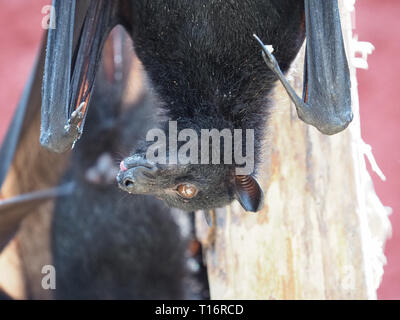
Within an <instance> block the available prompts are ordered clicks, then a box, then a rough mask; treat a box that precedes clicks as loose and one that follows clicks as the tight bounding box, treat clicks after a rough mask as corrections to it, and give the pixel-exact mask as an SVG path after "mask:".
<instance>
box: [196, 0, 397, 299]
mask: <svg viewBox="0 0 400 320" xmlns="http://www.w3.org/2000/svg"><path fill="white" fill-rule="evenodd" d="M352 3H353V1H351V0H349V1H348V0H342V1H339V4H340V8H341V13H342V27H343V31H344V37H345V42H346V46H347V54H348V57H349V62H350V68H351V75H352V98H353V111H354V114H355V117H354V120H353V123H352V124H351V125H350V127H349V128H348V129H347V130H345V131H344V132H342V133H340V134H337V135H335V136H325V135H322V134H321V133H319V132H318V131H317V130H316V129H314V128H313V127H311V126H308V125H306V124H304V123H303V122H302V121H300V120H299V119H298V116H297V114H296V110H295V107H294V105H293V104H292V103H291V101H290V100H289V98H288V96H287V94H286V92H285V91H284V89H283V87H282V86H281V85H280V84H278V85H277V87H276V90H275V92H274V102H275V106H274V112H273V115H272V117H271V119H270V120H269V122H268V132H266V138H267V139H266V140H267V141H266V145H265V161H264V163H263V167H262V170H260V173H261V174H260V175H259V180H260V181H261V182H262V186H263V189H264V192H265V194H266V197H265V207H264V209H263V210H262V211H261V212H260V213H256V214H254V213H245V212H243V210H242V209H241V207H240V206H239V205H238V203H233V204H232V205H231V206H230V207H227V208H225V209H219V210H216V226H217V227H216V230H215V240H214V243H212V244H208V247H207V249H206V255H205V257H206V262H207V267H208V277H209V282H210V291H211V297H212V298H213V299H374V298H376V289H377V287H378V285H379V283H380V279H381V276H382V273H383V269H382V268H383V264H384V262H385V258H384V256H383V252H382V251H383V249H382V247H383V244H384V241H385V238H386V236H387V235H388V233H389V232H390V224H389V221H388V219H387V212H386V210H385V208H384V207H383V206H382V204H381V203H380V201H379V199H378V198H377V196H376V195H375V192H374V190H373V186H372V182H371V179H370V177H369V174H368V172H367V170H366V167H365V161H364V153H365V150H366V149H365V146H366V145H365V144H364V142H363V141H362V140H361V134H360V118H359V110H358V95H357V82H356V76H355V67H354V65H355V64H354V63H353V60H352V59H353V57H354V51H357V50H358V47H361V46H358V47H357V43H355V42H353V41H352V26H351V14H350V11H349V9H350V10H351V6H352ZM303 57H304V50H303V51H302V52H301V53H300V54H299V57H298V58H297V59H296V61H295V63H294V65H293V67H292V70H291V73H290V75H289V78H291V79H292V81H291V82H292V85H293V86H294V87H295V88H297V90H298V92H301V90H302V84H303V80H302V71H303V60H304V58H303ZM260 59H261V56H260ZM300 96H301V95H300ZM196 227H197V234H198V237H199V239H200V240H201V241H203V243H204V242H205V241H206V238H207V233H208V232H209V228H208V226H207V224H206V223H205V220H204V217H203V215H202V214H201V212H199V213H196Z"/></svg>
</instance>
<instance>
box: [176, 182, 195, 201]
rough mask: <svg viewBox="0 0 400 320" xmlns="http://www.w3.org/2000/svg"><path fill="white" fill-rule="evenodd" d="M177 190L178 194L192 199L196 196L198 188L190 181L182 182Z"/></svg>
mask: <svg viewBox="0 0 400 320" xmlns="http://www.w3.org/2000/svg"><path fill="white" fill-rule="evenodd" d="M176 191H177V192H178V194H179V195H180V196H181V197H182V198H185V199H192V198H194V197H195V196H196V194H197V188H196V187H195V186H194V185H192V184H188V183H182V184H180V185H179V186H178V187H177V188H176Z"/></svg>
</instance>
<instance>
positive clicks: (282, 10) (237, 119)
mask: <svg viewBox="0 0 400 320" xmlns="http://www.w3.org/2000/svg"><path fill="white" fill-rule="evenodd" d="M53 4H54V6H55V9H56V12H57V16H58V18H57V21H56V29H54V30H50V31H49V41H48V44H49V49H48V51H47V55H46V68H45V77H44V85H43V97H44V99H43V106H42V130H41V143H42V145H43V146H45V147H47V148H49V149H51V150H53V151H57V152H63V151H65V150H68V149H69V148H71V147H72V146H73V145H74V143H75V141H76V140H77V139H78V138H79V136H80V135H81V133H82V130H83V125H84V122H85V117H86V112H87V106H88V101H89V99H90V95H91V90H92V89H93V81H94V77H95V73H96V68H97V62H98V60H99V55H100V52H101V47H102V43H103V42H104V39H105V37H106V36H107V33H108V32H109V30H111V28H112V27H113V26H114V25H115V24H118V23H120V24H122V25H124V26H125V28H126V29H127V31H128V32H129V33H130V35H131V37H132V38H133V42H134V47H135V50H136V52H137V55H138V57H139V58H140V59H141V60H142V63H143V65H144V67H145V69H146V71H147V72H148V75H149V78H150V80H151V81H152V82H153V84H154V86H155V89H156V92H157V93H158V95H159V96H160V98H161V100H162V101H163V103H164V106H163V108H164V111H165V114H166V115H167V117H168V120H176V121H178V129H183V128H192V129H194V130H196V131H200V130H201V129H212V128H216V129H220V130H222V129H226V128H227V129H228V130H231V131H233V130H234V129H238V128H240V129H249V128H250V129H254V130H255V141H256V145H255V146H254V149H255V150H254V151H255V154H256V155H255V157H256V159H255V168H257V165H258V163H259V161H260V160H259V156H258V154H259V151H260V142H259V141H261V140H262V138H263V132H264V131H265V130H264V129H265V128H264V127H265V123H266V120H267V109H268V108H267V106H266V104H265V98H266V97H267V96H268V94H269V93H270V92H271V89H272V87H273V84H274V82H275V81H276V79H279V80H280V81H281V82H282V83H283V85H284V87H285V89H286V90H287V92H288V94H289V95H290V97H291V99H292V100H293V101H294V103H295V105H296V108H297V112H298V115H299V117H300V119H302V120H303V121H305V122H306V123H309V124H311V125H313V126H315V127H317V128H318V129H319V130H320V131H321V132H322V133H325V134H334V133H337V132H339V131H341V130H343V129H344V128H346V127H347V125H348V124H349V123H350V121H351V120H352V112H351V98H350V77H349V69H348V65H347V60H346V54H345V49H344V44H343V39H342V33H341V26H340V17H339V12H338V5H337V1H336V0H332V1H318V0H304V1H298V0H286V1H277V0H270V1H265V0H254V1H246V2H243V1H229V2H215V1H209V2H206V3H204V2H203V1H192V2H191V3H190V5H189V4H188V3H187V2H184V1H179V0H176V1H171V2H168V3H166V2H164V1H160V0H155V1H151V2H148V1H145V0H135V1H133V0H132V1H128V0H125V1H124V0H121V1H112V2H110V1H104V0H99V1H90V3H89V4H88V6H87V7H88V10H87V13H86V17H85V18H84V19H83V23H82V25H80V24H77V23H74V21H75V18H74V17H75V15H76V12H79V10H77V8H78V6H79V5H81V3H80V2H76V1H74V0H69V1H62V2H61V1H54V2H53ZM77 30H80V32H77ZM77 34H79V37H78V38H77V36H76V35H77ZM253 34H255V35H256V39H257V40H258V42H259V43H260V44H261V45H262V49H263V58H264V61H265V62H266V63H267V65H268V67H269V69H265V68H262V66H261V63H262V61H260V60H259V59H257V58H256V54H255V52H256V47H255V43H252V42H251V41H252V40H251V38H252V35H253ZM305 36H306V38H307V49H306V62H305V72H304V92H303V100H302V99H300V98H299V97H298V96H297V94H296V93H295V92H294V90H293V89H292V88H291V87H290V85H289V83H288V82H287V80H286V79H285V77H284V75H283V73H284V72H286V71H287V70H288V68H289V66H290V63H291V62H292V60H293V59H294V57H295V56H296V54H297V52H298V50H299V49H300V47H301V44H302V42H303V39H304V37H305ZM260 39H263V41H264V42H265V43H267V44H268V45H272V46H273V48H274V49H275V51H274V55H272V53H270V52H269V51H268V50H267V49H266V47H265V46H264V43H263V42H262V41H261V40H260ZM254 42H255V41H254ZM73 44H75V46H74V45H73ZM60 71H61V74H62V75H64V77H60V76H57V77H56V76H55V75H56V74H58V73H59V72H60ZM160 125H161V127H162V128H163V129H164V131H165V132H167V134H169V133H168V127H167V125H166V122H164V123H161V124H160ZM168 160H170V159H168ZM172 160H173V159H172ZM235 168H236V164H234V165H225V164H222V165H219V166H209V167H208V169H205V167H204V166H203V167H201V166H199V165H189V166H186V165H179V164H178V166H176V165H174V166H157V165H154V164H153V163H151V162H149V161H146V159H145V155H144V151H143V150H136V152H135V153H134V154H133V155H132V156H131V157H128V158H126V159H125V160H124V161H123V162H122V163H121V171H120V174H119V176H118V181H119V183H120V186H121V188H122V189H124V190H126V191H128V192H130V193H145V194H154V195H156V196H158V197H159V198H162V199H163V200H165V201H166V202H167V203H168V204H169V205H170V206H174V207H178V208H181V209H183V210H187V211H192V210H196V209H210V208H215V207H218V206H223V205H226V204H228V203H230V202H231V201H232V200H233V199H237V200H238V201H239V202H240V203H241V204H242V206H243V207H244V208H245V209H246V210H247V211H258V210H259V209H260V208H261V207H262V202H263V192H262V189H261V187H260V186H259V185H258V182H257V181H256V179H255V178H254V172H255V170H254V171H253V173H252V174H246V175H236V174H235V171H234V169H235ZM143 177H145V178H143Z"/></svg>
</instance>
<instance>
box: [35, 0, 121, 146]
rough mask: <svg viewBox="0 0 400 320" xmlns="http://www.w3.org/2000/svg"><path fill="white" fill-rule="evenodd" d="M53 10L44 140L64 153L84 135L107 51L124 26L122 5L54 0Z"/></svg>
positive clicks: (100, 0)
mask: <svg viewBox="0 0 400 320" xmlns="http://www.w3.org/2000/svg"><path fill="white" fill-rule="evenodd" d="M53 5H54V8H55V12H56V15H55V17H56V23H55V25H56V28H55V29H51V30H49V33H48V41H47V51H46V62H45V72H44V77H43V101H42V125H41V134H40V141H41V144H42V145H43V146H44V147H46V148H47V149H49V150H51V151H55V152H58V153H61V152H64V151H67V150H70V149H71V148H72V147H73V145H74V143H75V142H76V140H77V139H78V138H79V137H80V135H81V133H82V128H83V125H84V122H85V118H86V114H87V106H88V104H89V101H90V98H91V95H92V90H93V85H94V79H95V75H96V72H97V69H98V65H99V62H100V59H101V53H102V48H103V46H104V43H105V40H106V39H107V37H108V34H109V33H110V31H111V30H112V28H113V27H114V26H115V25H117V24H118V23H120V22H121V18H120V17H121V14H120V12H121V10H120V7H121V2H120V1H117V0H115V1H109V0H80V1H76V0H54V1H53ZM82 12H85V14H84V15H82Z"/></svg>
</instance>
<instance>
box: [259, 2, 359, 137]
mask: <svg viewBox="0 0 400 320" xmlns="http://www.w3.org/2000/svg"><path fill="white" fill-rule="evenodd" d="M305 20H306V39H307V46H306V61H305V64H304V90H303V99H300V98H299V97H298V95H297V94H296V92H295V91H294V89H293V88H292V87H291V85H290V84H289V82H288V81H287V79H286V78H285V76H284V75H283V73H282V71H281V70H280V68H279V65H278V63H277V61H276V59H275V57H274V56H273V55H272V53H271V52H269V50H268V48H267V47H266V46H265V45H264V44H263V43H262V41H261V40H260V39H259V38H258V37H257V36H256V35H254V36H255V38H256V39H257V40H258V42H259V43H260V44H261V46H262V49H263V58H264V61H265V62H266V64H267V65H268V67H269V68H270V69H271V70H272V71H273V72H274V73H275V75H276V76H277V77H278V79H279V80H280V81H281V82H282V84H283V86H284V87H285V89H286V91H287V92H288V94H289V96H290V98H291V99H292V100H293V102H294V104H295V105H296V108H297V114H298V115H299V118H300V119H302V120H303V121H304V122H306V123H308V124H311V125H313V126H315V127H316V128H317V129H318V130H320V131H321V132H322V133H324V134H335V133H338V132H340V131H342V130H344V129H345V128H347V126H348V125H349V123H350V122H351V120H352V119H353V113H352V111H351V92H350V87H351V82H350V73H349V67H348V64H347V58H346V52H345V48H344V43H343V36H342V29H341V25H340V15H339V8H338V4H337V0H329V1H321V0H305Z"/></svg>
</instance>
